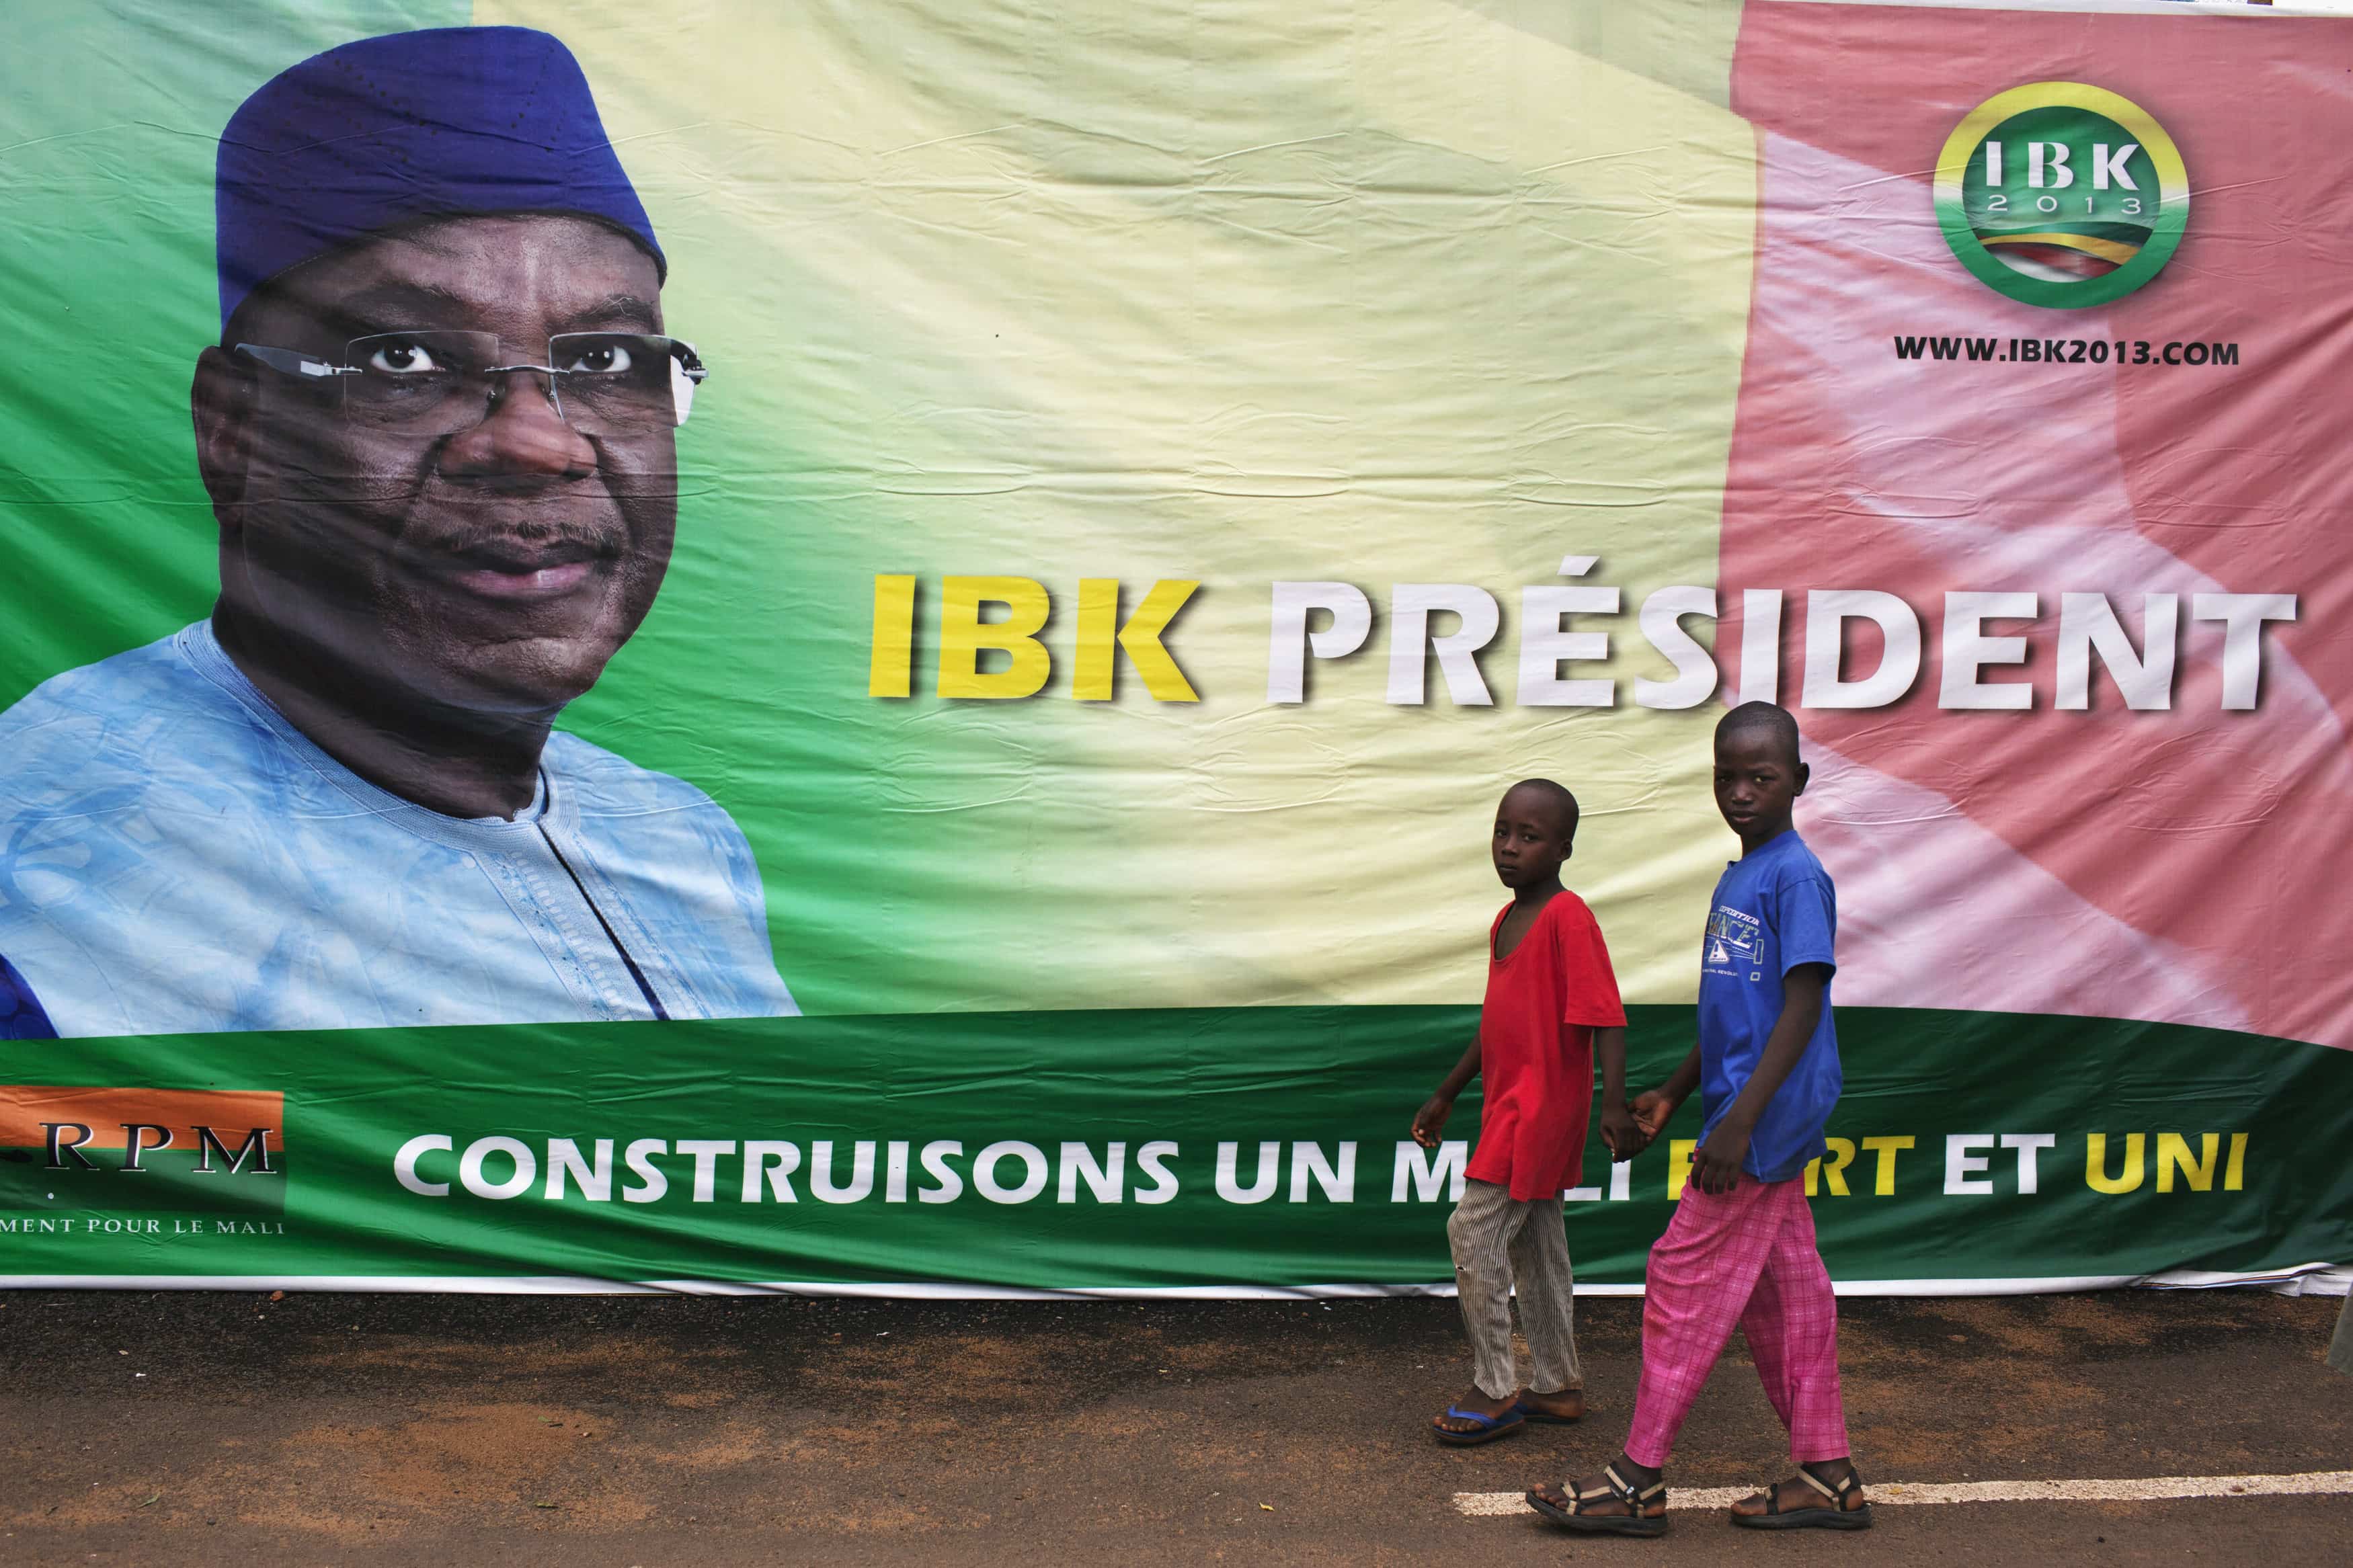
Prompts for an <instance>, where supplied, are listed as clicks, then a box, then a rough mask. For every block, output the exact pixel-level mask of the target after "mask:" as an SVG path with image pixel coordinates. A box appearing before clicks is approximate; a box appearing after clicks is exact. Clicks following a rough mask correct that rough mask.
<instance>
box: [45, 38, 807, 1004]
mask: <svg viewBox="0 0 2353 1568" xmlns="http://www.w3.org/2000/svg"><path fill="white" fill-rule="evenodd" d="M216 211H217V218H218V231H217V247H218V248H217V257H218V269H219V288H220V310H221V322H222V333H221V338H220V341H219V342H218V343H216V344H215V345H213V346H211V347H207V348H206V349H205V350H204V352H203V353H202V354H201V356H200V357H199V359H198V362H197V364H196V369H195V384H194V387H193V391H192V398H191V401H192V409H193V415H194V420H195V442H196V452H197V460H198V465H199V468H200V469H201V472H202V478H203V481H204V486H205V489H206V493H207V495H208V497H209V499H210V501H211V506H212V510H213V513H214V516H215V518H216V520H217V522H218V526H219V534H220V557H219V559H220V595H219V599H218V601H217V603H216V605H215V607H214V609H213V612H212V615H211V616H210V617H209V618H208V619H206V620H204V621H199V622H198V623H196V624H195V625H194V626H188V627H186V628H185V629H184V630H182V631H180V632H178V633H176V634H174V635H173V636H171V637H165V638H164V639H163V640H161V641H159V642H156V643H153V644H151V645H149V646H147V647H141V648H135V649H132V650H131V651H129V652H126V653H122V654H119V655H116V656H115V657H113V658H108V659H105V660H102V661H101V662H100V663H97V664H93V665H90V666H87V667H85V668H79V669H75V670H70V671H69V672H67V673H65V674H63V675H59V676H58V677H56V678H54V679H50V680H48V681H47V682H46V683H44V684H43V685H41V686H40V687H38V688H37V689H35V690H34V691H32V692H31V693H30V694H29V695H27V696H26V698H25V699H24V700H22V701H20V702H18V703H16V706H15V707H13V708H11V709H9V710H7V712H6V713H5V715H0V1034H6V1035H9V1036H13V1037H37V1036H42V1035H47V1034H50V1033H54V1034H57V1035H59V1036H84V1037H86V1036H103V1035H145V1034H166V1033H176V1032H194V1031H206V1030H247V1029H292V1028H351V1027H381V1026H400V1025H435V1024H512V1023H550V1022H575V1021H594V1020H622V1019H647V1018H709V1017H741V1016H778V1015H786V1014H790V1013H793V1012H795V1011H796V1008H795V1006H794V1003H793V999H792V997H791V995H790V994H789V993H788V992H787V990H786V986H785V984H784V982H783V981H782V979H781V978H780V977H779V976H778V974H777V973H776V965H775V963H774V960H773V958H772V955H771V952H770V947H769V939H768V931H767V918H766V909H765V896H764V893H763V890H762V886H761V881H760V876H759V869H758V867H757V866H756V865H755V864H754V860H753V857H752V852H751V848H750V847H749V845H748V844H747V843H746V841H745V839H744V835H743V833H742V832H741V831H740V830H739V829H738V828H737V826H736V825H735V823H734V821H733V819H732V818H731V817H730V816H728V814H727V813H726V812H725V811H724V810H723V808H722V807H720V806H719V805H717V804H716V803H714V802H713V801H712V799H711V798H710V797H709V796H708V795H704V794H703V793H702V791H701V790H699V789H697V788H695V787H694V786H693V785H691V784H687V783H685V782H683V781H681V780H680V779H677V778H673V777H670V776H668V775H666V774H663V773H654V772H651V771H649V770H648V769H646V768H642V767H639V766H638V765H636V764H634V763H630V762H628V760H626V759H624V758H622V757H619V756H617V755H615V754H613V753H612V752H607V751H605V750H602V749H600V748H598V747H596V746H594V745H591V744H589V743H588V742H586V741H583V740H580V739H579V738H577V737H575V736H573V735H569V734H566V733H564V732H562V731H557V730H555V729H554V722H555V721H556V719H557V717H558V715H559V714H560V713H561V712H562V711H563V710H564V708H565V705H566V704H568V703H570V702H571V701H573V700H575V699H576V698H578V697H580V696H581V695H582V694H583V693H585V692H586V691H587V690H588V689H590V688H591V687H592V686H593V685H595V683H596V680H597V679H598V678H599V677H600V676H601V675H602V673H603V672H604V669H605V667H606V664H607V661H608V660H609V659H611V658H612V657H613V656H614V654H615V653H616V652H617V651H618V649H619V648H620V647H621V646H622V645H623V644H624V643H626V642H627V641H628V639H629V637H631V636H632V635H633V634H634V633H635V632H636V631H637V629H638V626H639V624H640V623H641V622H642V621H643V620H644V618H645V616H646V615H647V613H648V611H649V610H650V609H651V607H652V605H653V603H654V599H655V596H656V595H657V594H658V593H659V591H660V588H661V584H662V579H663V575H664V574H665V572H666V570H667V569H668V566H669V563H670V553H671V549H672V544H673V540H674V536H675V531H676V525H677V520H678V479H677V429H678V426H681V425H682V424H683V423H684V422H685V420H686V418H687V415H688V412H689V410H690V409H691V405H692V402H693V398H694V394H695V390H696V387H697V385H698V384H700V383H701V382H702V380H703V378H704V376H705V375H706V374H708V373H707V372H706V370H705V367H704V365H703V363H702V358H701V356H700V354H699V353H697V351H696V350H695V349H694V347H693V346H692V345H691V344H689V343H687V342H682V341H681V340H679V339H676V338H672V337H670V336H667V335H666V334H665V331H664V326H663V321H662V315H661V289H662V285H663V282H664V280H665V277H666V273H667V268H668V261H667V259H666V258H665V257H664V255H663V252H662V248H661V246H660V244H659V241H658V240H657V238H656V237H655V234H654V231H653V226H652V224H651V223H650V221H649V219H648V217H647V216H646V212H645V208H644V206H643V205H642V204H641V203H640V202H639V200H638V195H637V193H636V191H635V190H634V188H633V187H632V186H631V184H630V182H629V179H628V174H626V173H625V172H624V171H623V169H622V167H621V163H620V161H619V159H618V157H617V154H616V153H615V152H614V150H613V147H612V144H611V142H610V140H609V138H608V137H607V134H606V132H605V129H604V126H603V123H602V121H600V119H599V117H598V114H597V110H596V102H595V100H594V98H593V97H592V95H591V93H590V90H589V87H588V83H587V81H586V78H585V77H584V75H583V73H582V71H581V69H580V68H579V66H578V64H577V63H576V62H575V60H574V58H573V57H572V55H571V53H570V52H569V51H568V50H567V49H566V48H565V47H564V45H563V44H561V43H560V42H558V41H557V40H556V39H554V37H549V36H548V35H546V34H544V33H539V32H533V31H530V30H527V29H522V28H515V27H466V28H448V29H436V30H428V31H421V32H412V33H400V34H394V35H390V36H387V37H375V38H367V39H363V40H360V41H358V42H355V43H352V44H347V45H345V46H343V47H339V48H335V49H331V50H329V51H327V52H326V53H324V54H321V55H318V56H315V57H313V58H310V59H308V60H305V61H303V62H301V64H299V65H296V66H294V67H292V68H290V69H288V70H286V71H284V72H283V73H281V74H280V75H279V76H278V77H276V78H275V79H271V80H270V81H269V82H268V83H266V84H265V85H263V86H262V87H261V88H260V89H259V90H257V91H256V92H255V93H254V94H253V95H252V96H251V97H250V98H248V100H246V101H245V103H244V105H243V106H242V107H241V108H239V109H238V110H237V112H236V114H235V115H234V116H233V117H232V118H231V119H230V121H229V122H228V124H227V127H226V129H225V130H224V131H223V132H222V133H221V139H220V146H219V154H218V165H217V179H216Z"/></svg>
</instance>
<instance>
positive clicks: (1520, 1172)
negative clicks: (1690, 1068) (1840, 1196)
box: [1413, 779, 1643, 1447]
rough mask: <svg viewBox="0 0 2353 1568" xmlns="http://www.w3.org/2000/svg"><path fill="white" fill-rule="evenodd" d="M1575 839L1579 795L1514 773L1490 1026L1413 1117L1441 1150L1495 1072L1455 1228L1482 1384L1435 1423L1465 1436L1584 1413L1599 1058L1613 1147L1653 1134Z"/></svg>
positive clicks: (1498, 841) (1453, 1440) (1451, 1230)
mask: <svg viewBox="0 0 2353 1568" xmlns="http://www.w3.org/2000/svg"><path fill="white" fill-rule="evenodd" d="M1576 838H1577V797H1576V796H1575V795H1571V794H1569V793H1568V791H1567V790H1565V789H1563V788H1562V787H1561V786H1560V785H1558V784H1555V783H1553V782H1552V781H1551V780H1550V779H1526V780H1524V781H1522V782H1521V783H1519V784H1514V785H1513V786H1512V787H1511V788H1510V789H1509V790H1508V791H1506V792H1505V793H1504V800H1503V804H1502V805H1499V806H1497V807H1496V808H1495V833H1494V843H1493V856H1494V862H1495V875H1496V876H1497V877H1498V878H1500V879H1502V881H1503V884H1504V886H1505V887H1506V888H1509V889H1512V901H1511V902H1510V903H1509V904H1506V905H1505V906H1504V910H1503V912H1502V913H1501V914H1499V915H1497V916H1496V917H1495V922H1494V924H1493V926H1491V927H1490V928H1489V929H1488V932H1487V999H1486V1002H1485V1004H1484V1005H1482V1007H1481V1008H1480V1010H1479V1034H1478V1037H1477V1038H1475V1039H1473V1040H1472V1042H1471V1046H1470V1048H1469V1049H1467V1050H1465V1051H1464V1052H1463V1053H1462V1059H1461V1061H1459V1062H1457V1063H1455V1064H1454V1070H1453V1071H1452V1072H1451V1073H1448V1074H1447V1075H1446V1081H1445V1082H1444V1083H1442V1084H1440V1085H1439V1087H1438V1092H1437V1093H1436V1094H1433V1095H1431V1096H1430V1100H1429V1102H1428V1103H1427V1104H1425V1105H1424V1106H1423V1107H1422V1108H1421V1110H1419V1112H1417V1113H1416V1114H1415V1116H1414V1119H1413V1136H1414V1141H1415V1142H1418V1143H1419V1144H1421V1145H1422V1147H1424V1148H1426V1149H1434V1148H1436V1147H1438V1144H1439V1135H1440V1132H1441V1131H1443V1130H1444V1128H1445V1126H1446V1118H1447V1115H1448V1113H1449V1112H1451V1110H1453V1109H1454V1100H1455V1097H1456V1096H1457V1095H1459V1094H1461V1092H1462V1088H1463V1086H1464V1085H1465V1084H1467V1083H1469V1082H1470V1081H1471V1080H1472V1079H1474V1078H1483V1079H1485V1080H1486V1091H1485V1099H1484V1103H1483V1104H1482V1108H1481V1110H1480V1113H1479V1146H1478V1148H1477V1150H1476V1151H1475V1152H1473V1153H1472V1156H1471V1163H1470V1165H1469V1167H1468V1169H1467V1171H1466V1175H1467V1177H1468V1180H1466V1181H1465V1183H1464V1184H1463V1189H1462V1201H1461V1203H1460V1204H1458V1205H1455V1209H1454V1215H1453V1217H1452V1218H1451V1219H1450V1220H1448V1221H1447V1224H1446V1237H1447V1240H1448V1241H1449V1242H1450V1243H1451V1245H1452V1247H1453V1250H1454V1283H1455V1289H1456V1292H1457V1294H1458V1295H1459V1296H1460V1297H1461V1302H1462V1326H1463V1330H1464V1331H1465V1332H1466V1333H1467V1334H1468V1335H1469V1337H1470V1341H1471V1366H1472V1372H1471V1382H1472V1388H1471V1392H1470V1393H1468V1394H1464V1395H1463V1396H1462V1397H1461V1398H1460V1399H1458V1400H1456V1401H1455V1402H1454V1404H1453V1405H1450V1406H1449V1407H1448V1408H1447V1411H1446V1413H1445V1414H1444V1415H1439V1416H1435V1417H1433V1418H1432V1419H1431V1421H1430V1430H1431V1433H1432V1435H1433V1436H1436V1437H1437V1439H1438V1440H1439V1441H1440V1443H1444V1444H1448V1445H1450V1446H1452V1447H1468V1446H1470V1445H1472V1444H1474V1443H1491V1442H1493V1441H1494V1440H1495V1439H1496V1438H1498V1437H1502V1436H1507V1435H1508V1434H1510V1433H1513V1432H1515V1431H1517V1430H1519V1429H1520V1428H1521V1427H1522V1426H1525V1425H1526V1424H1527V1423H1528V1422H1530V1421H1539V1422H1546V1423H1550V1424H1565V1423H1567V1422H1570V1421H1574V1420H1576V1419H1577V1417H1578V1416H1580V1415H1584V1414H1585V1394H1584V1384H1585V1379H1584V1376H1583V1374H1582V1373H1580V1372H1579V1370H1578V1368H1577V1331H1576V1321H1575V1316H1574V1306H1573V1302H1572V1298H1571V1296H1570V1288H1571V1283H1572V1278H1571V1275H1570V1272H1569V1262H1568V1242H1567V1237H1566V1236H1565V1234H1564V1233H1563V1230H1562V1224H1561V1207H1560V1202H1561V1192H1562V1190H1563V1189H1564V1188H1566V1187H1567V1186H1569V1185H1571V1184H1573V1183H1574V1181H1575V1178H1576V1176H1577V1172H1578V1170H1579V1169H1580V1168H1581V1167H1582V1166H1583V1164H1584V1162H1585V1130H1586V1121H1587V1119H1588V1115H1589V1114H1590V1112H1591V1110H1592V1106H1593V1058H1594V1057H1595V1056H1596V1054H1599V1057H1600V1058H1601V1076H1602V1107H1601V1137H1602V1141H1603V1142H1606V1143H1607V1144H1609V1152H1610V1156H1611V1158H1613V1159H1619V1160H1630V1159H1632V1158H1633V1157H1634V1155H1635V1154H1636V1153H1637V1152H1640V1151H1641V1146H1642V1142H1643V1139H1642V1135H1641V1131H1640V1129H1639V1128H1638V1127H1637V1126H1636V1124H1635V1121H1634V1118H1633V1114H1632V1112H1630V1110H1628V1109H1627V1106H1626V1010H1625V1008H1624V1006H1623V1005H1620V1002H1619V1000H1618V980H1617V976H1616V975H1615V974H1613V973H1611V972H1610V968H1609V949H1608V948H1607V947H1605V946H1604V945H1603V944H1602V941H1601V928H1600V927H1599V925H1597V924H1595V923H1594V920H1593V911H1592V910H1588V909H1587V908H1586V907H1585V900H1582V899H1580V898H1578V897H1577V895H1576V894H1575V893H1572V892H1570V891H1569V890H1568V889H1566V888H1564V887H1562V886H1561V883H1560V867H1561V862H1562V861H1564V860H1566V859H1567V858H1568V857H1569V854H1570V851H1571V848H1572V847H1573V846H1574V844H1575V842H1576ZM1514 1282H1516V1283H1517V1285H1518V1286H1519V1294H1520V1325H1521V1328H1522V1329H1523V1330H1524V1331H1525V1332H1526V1334H1527V1337H1528V1349H1529V1352H1530V1354H1531V1356H1532V1358H1533V1359H1534V1362H1535V1365H1534V1367H1533V1368H1532V1369H1531V1371H1532V1372H1533V1373H1534V1375H1533V1376H1532V1377H1531V1378H1530V1380H1529V1383H1528V1386H1527V1388H1526V1390H1525V1392H1524V1391H1523V1390H1522V1388H1521V1385H1520V1383H1519V1379H1518V1375H1517V1372H1516V1369H1515V1367H1514V1363H1513V1357H1512V1307H1511V1302H1512V1287H1513V1285H1514Z"/></svg>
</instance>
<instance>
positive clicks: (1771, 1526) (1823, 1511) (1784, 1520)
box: [1732, 1461, 1871, 1530]
mask: <svg viewBox="0 0 2353 1568" xmlns="http://www.w3.org/2000/svg"><path fill="white" fill-rule="evenodd" d="M1797 1479H1799V1480H1801V1481H1803V1482H1805V1483H1806V1484H1807V1485H1808V1486H1810V1487H1811V1488H1813V1489H1815V1490H1816V1491H1818V1492H1820V1493H1821V1494H1822V1496H1823V1498H1824V1499H1825V1501H1823V1502H1820V1503H1809V1504H1808V1505H1806V1506H1805V1507H1804V1508H1792V1509H1784V1508H1783V1507H1782V1506H1781V1489H1782V1488H1783V1487H1785V1486H1788V1484H1789V1483H1788V1482H1787V1481H1777V1482H1775V1483H1774V1484H1773V1485H1771V1486H1769V1487H1767V1488H1766V1489H1765V1490H1764V1491H1763V1492H1762V1493H1760V1494H1758V1495H1760V1496H1762V1497H1763V1498H1764V1500H1765V1511H1764V1512H1763V1513H1736V1514H1734V1515H1733V1516H1732V1522H1733V1523H1735V1524H1736V1525H1738V1526H1740V1528H1741V1529H1743V1530H1869V1529H1870V1528H1871V1505H1870V1504H1869V1503H1867V1502H1864V1503H1857V1504H1856V1505H1855V1506H1854V1507H1852V1508H1849V1507H1847V1505H1846V1502H1847V1499H1848V1498H1850V1497H1852V1496H1853V1495H1854V1491H1855V1489H1856V1488H1858V1487H1860V1486H1861V1485H1862V1477H1861V1476H1859V1475H1857V1474H1856V1473H1855V1468H1854V1465H1853V1463H1852V1461H1849V1462H1848V1465H1847V1469H1846V1474H1845V1475H1843V1476H1841V1477H1840V1478H1839V1479H1838V1480H1837V1482H1836V1483H1835V1484H1833V1483H1831V1482H1830V1481H1826V1480H1824V1479H1822V1478H1821V1477H1820V1476H1818V1475H1816V1474H1814V1472H1813V1471H1811V1470H1810V1469H1808V1468H1806V1467H1805V1466H1803V1465H1799V1467H1798V1475H1797Z"/></svg>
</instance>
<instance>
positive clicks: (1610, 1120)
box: [1593, 1025, 1651, 1160]
mask: <svg viewBox="0 0 2353 1568" xmlns="http://www.w3.org/2000/svg"><path fill="white" fill-rule="evenodd" d="M1593 1054H1594V1055H1595V1056H1596V1057H1598V1058H1600V1061H1601V1142H1604V1143H1606V1144H1608V1145H1609V1157H1610V1158H1611V1159H1612V1160H1630V1159H1632V1158H1633V1157H1634V1156H1635V1155H1637V1154H1639V1153H1641V1152H1642V1146H1643V1145H1644V1144H1646V1143H1648V1142H1650V1141H1651V1140H1650V1138H1649V1136H1648V1135H1647V1134H1645V1133H1644V1132H1643V1131H1642V1128H1641V1123H1639V1122H1637V1121H1635V1120H1634V1113H1633V1112H1632V1111H1630V1110H1627V1109H1626V1029H1625V1026H1623V1025H1614V1026H1611V1027H1609V1028H1607V1029H1596V1030H1595V1031H1594V1032H1593Z"/></svg>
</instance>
